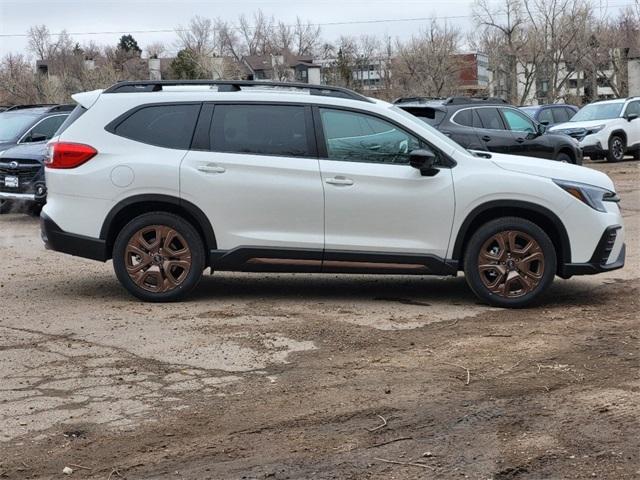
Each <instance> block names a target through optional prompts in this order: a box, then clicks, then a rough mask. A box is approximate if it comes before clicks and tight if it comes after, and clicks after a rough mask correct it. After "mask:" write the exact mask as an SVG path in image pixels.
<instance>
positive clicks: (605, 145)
mask: <svg viewBox="0 0 640 480" xmlns="http://www.w3.org/2000/svg"><path fill="white" fill-rule="evenodd" d="M549 131H551V132H553V133H564V134H566V135H570V136H571V137H573V138H575V139H576V140H578V142H579V143H580V147H581V148H582V152H583V153H584V155H586V156H588V157H590V158H591V159H592V160H599V159H602V158H606V159H607V160H608V161H609V162H619V161H621V160H622V159H623V158H624V156H625V155H633V156H634V157H635V158H636V159H640V97H633V98H627V99H624V98H622V99H618V100H605V101H601V102H596V103H591V104H589V105H586V106H585V107H582V108H581V109H580V111H579V112H578V113H576V114H575V116H573V117H572V118H571V120H569V121H568V122H566V123H561V124H559V125H555V126H553V127H552V128H551V129H549Z"/></svg>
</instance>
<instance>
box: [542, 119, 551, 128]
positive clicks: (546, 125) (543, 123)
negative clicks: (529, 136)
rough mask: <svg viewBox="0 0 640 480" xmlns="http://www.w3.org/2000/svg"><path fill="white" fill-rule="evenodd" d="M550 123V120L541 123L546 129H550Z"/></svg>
mask: <svg viewBox="0 0 640 480" xmlns="http://www.w3.org/2000/svg"><path fill="white" fill-rule="evenodd" d="M550 123H551V122H549V121H548V120H545V121H544V122H540V125H544V126H545V127H548V126H549V124H550Z"/></svg>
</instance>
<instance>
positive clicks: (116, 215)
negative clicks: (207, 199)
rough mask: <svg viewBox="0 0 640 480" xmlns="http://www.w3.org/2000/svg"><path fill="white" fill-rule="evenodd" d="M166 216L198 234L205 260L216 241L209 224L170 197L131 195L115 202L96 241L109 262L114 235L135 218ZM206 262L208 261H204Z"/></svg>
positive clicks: (194, 208) (191, 207) (194, 210)
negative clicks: (102, 243) (103, 247)
mask: <svg viewBox="0 0 640 480" xmlns="http://www.w3.org/2000/svg"><path fill="white" fill-rule="evenodd" d="M158 211H160V212H169V213H173V214H176V215H180V216H181V217H183V218H184V219H185V220H187V221H188V222H189V223H191V224H192V225H193V227H194V228H195V229H196V230H197V231H198V233H199V234H200V237H201V238H202V241H203V243H204V245H205V248H206V252H205V258H207V259H208V258H209V252H210V251H211V250H215V249H216V248H217V242H216V237H215V234H214V232H213V227H212V226H211V222H210V221H209V219H208V218H207V216H206V215H205V213H204V212H203V211H202V210H200V208H198V207H197V206H195V205H194V204H193V203H191V202H188V201H186V200H182V199H180V198H177V197H173V196H171V195H157V194H146V195H135V196H133V197H129V198H126V199H124V200H122V201H120V202H118V203H117V204H116V205H115V206H114V207H113V208H112V209H111V211H110V212H109V214H108V215H107V217H106V218H105V220H104V222H103V224H102V228H101V230H100V239H101V240H104V241H105V243H106V253H107V256H108V258H111V256H112V253H113V245H114V243H115V239H116V237H117V236H118V232H119V231H120V230H122V228H123V227H124V226H125V225H126V224H127V223H128V222H130V221H131V220H132V219H133V218H135V217H137V216H138V215H142V214H144V213H149V212H158ZM207 262H208V260H207Z"/></svg>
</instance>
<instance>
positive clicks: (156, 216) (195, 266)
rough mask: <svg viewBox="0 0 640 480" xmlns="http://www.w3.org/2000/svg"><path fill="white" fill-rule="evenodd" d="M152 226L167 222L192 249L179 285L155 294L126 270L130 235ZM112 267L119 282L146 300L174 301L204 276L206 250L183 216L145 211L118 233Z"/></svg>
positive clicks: (182, 296)
mask: <svg viewBox="0 0 640 480" xmlns="http://www.w3.org/2000/svg"><path fill="white" fill-rule="evenodd" d="M149 225H166V226H168V227H170V228H172V229H174V230H176V231H177V232H178V233H180V234H181V235H182V236H183V238H184V239H185V241H186V242H187V244H188V245H189V249H190V250H191V269H190V270H189V273H188V275H187V278H186V279H185V281H184V282H182V283H181V284H180V285H179V286H178V287H177V288H175V289H174V290H171V291H169V292H164V293H153V292H149V291H147V290H144V289H142V288H140V287H139V286H138V285H136V284H135V283H134V281H133V280H132V279H131V277H129V274H128V273H127V269H126V265H125V260H124V253H125V249H126V246H127V243H128V242H129V240H130V239H131V237H132V236H133V235H134V234H135V233H136V232H138V231H139V230H140V229H142V228H144V227H146V226H149ZM113 268H114V271H115V273H116V276H117V277H118V280H119V281H120V283H121V284H122V285H123V286H124V287H125V288H126V289H127V290H128V291H129V293H131V294H132V295H134V296H135V297H137V298H139V299H141V300H144V301H147V302H173V301H177V300H180V299H182V298H184V297H185V296H186V295H188V294H189V293H190V292H191V291H192V290H193V289H194V288H195V287H196V286H197V285H198V282H199V281H200V279H201V278H202V272H203V270H204V268H205V251H204V243H203V242H202V238H201V237H200V235H199V234H198V232H197V230H196V229H195V228H194V227H193V226H192V225H191V224H190V223H189V222H187V221H186V220H184V219H183V218H181V217H179V216H177V215H174V214H171V213H163V212H152V213H145V214H143V215H140V216H139V217H136V218H134V219H133V220H131V221H130V222H129V223H128V224H127V225H125V227H124V228H123V229H122V230H121V231H120V233H119V234H118V236H117V238H116V241H115V243H114V246H113Z"/></svg>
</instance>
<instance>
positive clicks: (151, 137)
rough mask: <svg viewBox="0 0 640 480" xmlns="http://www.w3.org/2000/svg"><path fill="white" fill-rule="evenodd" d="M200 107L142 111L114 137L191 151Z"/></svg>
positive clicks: (163, 107)
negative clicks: (190, 147) (118, 136)
mask: <svg viewBox="0 0 640 480" xmlns="http://www.w3.org/2000/svg"><path fill="white" fill-rule="evenodd" d="M199 112H200V104H199V103H198V104H173V105H152V106H147V107H142V108H141V109H139V110H136V111H135V112H134V113H132V114H131V115H129V117H127V118H126V119H125V120H123V121H122V122H120V123H119V124H118V125H117V126H116V127H115V129H113V133H115V134H116V135H120V136H121V137H126V138H129V139H131V140H135V141H137V142H142V143H148V144H150V145H155V146H158V147H165V148H175V149H179V150H188V149H189V146H190V145H191V137H192V136H193V129H194V128H195V126H196V121H197V120H198V113H199Z"/></svg>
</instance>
